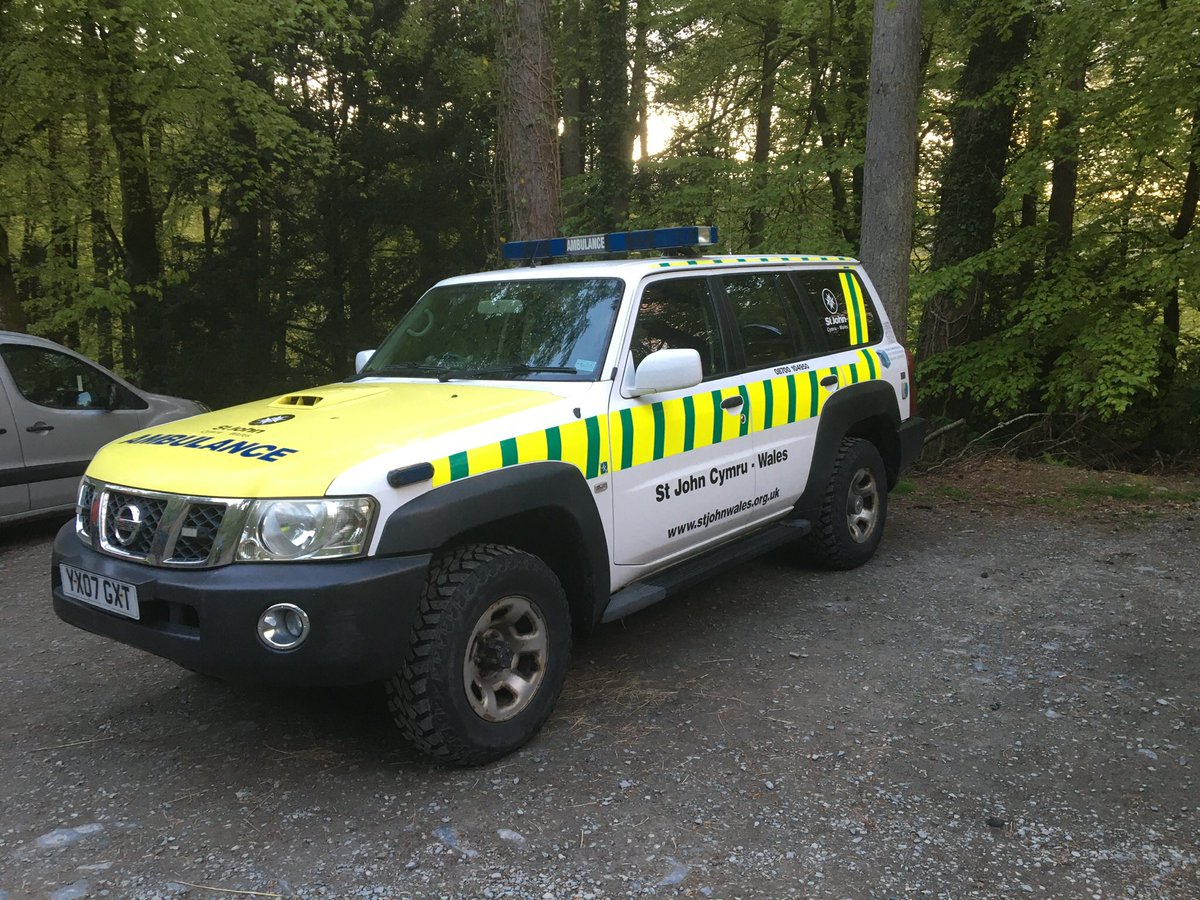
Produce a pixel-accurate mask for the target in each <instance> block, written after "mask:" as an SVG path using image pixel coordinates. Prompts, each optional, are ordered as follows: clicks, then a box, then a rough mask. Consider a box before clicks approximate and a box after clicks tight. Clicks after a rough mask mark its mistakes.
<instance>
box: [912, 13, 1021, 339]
mask: <svg viewBox="0 0 1200 900" xmlns="http://www.w3.org/2000/svg"><path fill="white" fill-rule="evenodd" d="M1033 27H1034V20H1033V17H1032V15H1029V14H1026V15H1025V16H1023V17H1022V18H1020V19H1019V20H1017V21H1016V22H1014V23H1013V25H1012V28H1011V30H1010V31H1008V32H1006V33H1001V32H998V31H997V30H996V29H995V28H993V27H990V26H989V27H988V28H985V29H984V30H983V32H982V33H981V34H980V35H979V37H978V38H977V39H976V41H975V44H974V46H972V48H971V50H970V53H969V54H968V56H967V63H966V66H965V67H964V68H963V71H962V75H961V76H960V77H959V81H958V91H957V103H956V104H955V106H954V108H953V110H952V111H951V114H950V131H951V136H952V140H953V144H952V146H951V148H950V152H949V154H948V156H947V158H946V163H945V166H944V168H943V170H942V188H941V193H940V198H939V204H938V214H937V220H936V222H935V225H934V236H933V252H932V259H931V266H932V268H933V269H935V270H936V269H944V268H948V267H950V266H954V265H956V264H958V263H961V262H963V261H965V260H968V259H970V258H971V257H973V256H975V255H977V254H979V253H982V252H983V251H985V250H988V249H990V248H991V246H992V242H993V237H994V234H995V227H996V206H997V205H998V204H999V203H1000V200H1001V197H1002V195H1003V194H1002V187H1001V180H1002V179H1003V177H1004V171H1005V167H1006V166H1007V162H1008V150H1009V145H1010V143H1011V142H1012V132H1013V116H1014V109H1015V106H1014V101H1013V99H1012V97H1011V95H1006V96H1003V97H998V96H997V95H998V94H999V93H1000V91H999V89H1000V86H1001V84H1002V83H1003V82H1004V81H1005V80H1006V79H1007V78H1008V76H1009V75H1010V73H1011V72H1012V71H1013V69H1014V68H1015V67H1016V66H1017V65H1018V64H1019V63H1020V62H1021V61H1022V60H1023V59H1024V58H1025V55H1026V53H1027V52H1028V49H1029V42H1030V39H1031V38H1032V35H1033ZM984 296H985V284H984V280H983V279H982V278H981V277H979V276H976V277H974V278H972V279H971V282H970V283H969V284H968V285H966V286H965V287H961V288H958V289H954V290H947V291H942V292H939V293H937V294H935V295H934V296H932V297H930V298H929V302H928V303H927V304H926V305H925V310H924V312H923V314H922V318H921V337H920V345H919V355H920V356H921V357H922V358H924V359H929V358H930V357H932V356H934V355H935V354H937V353H940V352H942V351H944V350H947V349H949V348H951V347H957V346H961V345H962V344H966V343H969V342H970V341H972V340H975V339H976V338H978V337H981V336H982V331H983V326H982V322H981V312H982V309H983V303H984Z"/></svg>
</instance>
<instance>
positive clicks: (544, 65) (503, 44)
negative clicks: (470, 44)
mask: <svg viewBox="0 0 1200 900" xmlns="http://www.w3.org/2000/svg"><path fill="white" fill-rule="evenodd" d="M493 10H494V15H495V18H496V34H497V53H496V55H497V58H498V61H499V67H500V90H499V97H500V103H499V111H498V118H497V129H498V132H499V140H498V142H497V143H498V146H497V150H498V154H499V162H500V170H501V172H502V173H503V178H504V199H505V205H506V206H507V208H508V221H509V236H510V237H511V238H513V239H516V240H523V239H526V238H531V237H547V236H549V235H553V234H557V233H558V231H559V226H560V225H561V223H562V208H561V202H560V200H559V190H560V170H559V156H558V110H557V104H556V103H555V98H554V92H555V83H554V55H553V38H552V36H551V33H550V3H549V0H494V2H493Z"/></svg>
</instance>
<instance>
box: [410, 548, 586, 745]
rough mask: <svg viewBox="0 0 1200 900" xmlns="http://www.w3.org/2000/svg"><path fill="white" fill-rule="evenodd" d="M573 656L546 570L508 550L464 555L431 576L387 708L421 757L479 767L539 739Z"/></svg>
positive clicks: (566, 622) (565, 613) (463, 551)
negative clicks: (426, 756) (425, 755)
mask: <svg viewBox="0 0 1200 900" xmlns="http://www.w3.org/2000/svg"><path fill="white" fill-rule="evenodd" d="M570 655H571V616H570V612H569V610H568V608H567V601H566V596H565V594H564V593H563V588H562V585H561V584H560V583H559V581H558V578H557V577H556V576H555V574H554V572H553V571H551V570H550V567H549V566H547V565H546V564H545V563H544V562H542V561H541V560H540V559H538V558H537V557H536V556H532V555H530V554H528V553H524V552H522V551H520V550H517V549H515V548H513V547H504V546H500V545H497V544H472V545H470V546H466V547H461V548H459V549H457V550H454V551H452V552H450V553H447V554H445V555H443V556H441V557H438V558H436V559H435V560H434V562H433V564H432V565H431V566H430V569H429V577H428V579H427V580H426V582H425V588H424V590H423V592H422V596H421V603H420V607H419V608H418V610H417V616H416V619H415V622H414V625H413V634H412V640H411V643H410V644H409V646H408V648H407V651H406V653H405V657H404V661H403V664H402V665H401V667H400V671H398V672H397V673H396V674H395V675H393V676H392V677H391V678H390V679H389V680H388V682H387V685H386V687H387V691H388V695H389V703H388V706H389V708H390V709H391V711H392V715H393V718H394V719H395V722H396V725H397V726H398V727H399V728H400V730H401V731H402V732H403V733H404V735H405V737H407V738H408V740H409V741H410V742H411V743H412V744H413V745H414V746H415V747H416V748H417V749H418V750H421V751H422V752H424V753H427V754H429V755H430V756H432V757H434V758H435V759H437V760H439V761H442V762H446V763H451V764H454V765H462V766H473V765H482V764H483V763H487V762H491V761H492V760H495V759H499V758H500V757H502V756H504V755H506V754H508V753H511V752H512V751H513V750H516V749H517V748H518V747H520V746H521V745H522V744H524V743H525V742H526V741H528V740H529V739H530V738H532V737H533V736H534V735H535V734H537V732H538V730H539V729H540V728H541V727H542V724H543V723H544V722H545V721H546V719H547V718H548V717H549V715H550V712H551V710H552V709H553V708H554V703H555V701H556V700H557V699H558V695H559V692H560V691H561V690H562V685H563V679H564V678H565V676H566V672H567V664H568V661H569V659H570Z"/></svg>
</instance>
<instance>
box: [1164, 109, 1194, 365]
mask: <svg viewBox="0 0 1200 900" xmlns="http://www.w3.org/2000/svg"><path fill="white" fill-rule="evenodd" d="M1188 149H1189V151H1190V152H1189V154H1188V169H1187V177H1186V178H1185V179H1184V182H1183V199H1182V201H1181V202H1180V205H1179V218H1177V219H1176V220H1175V226H1174V227H1173V228H1172V229H1171V237H1172V238H1174V239H1175V240H1176V241H1177V242H1178V244H1179V245H1182V244H1183V240H1184V238H1186V237H1187V236H1188V233H1189V232H1190V231H1191V230H1192V223H1193V222H1195V221H1196V205H1197V201H1198V200H1200V106H1197V107H1196V109H1194V110H1192V135H1191V139H1190V140H1189V142H1188ZM1178 249H1179V248H1177V251H1176V252H1178ZM1163 326H1164V330H1165V334H1164V335H1163V354H1164V356H1165V358H1166V361H1165V365H1164V367H1163V369H1164V371H1163V377H1164V381H1166V382H1167V383H1168V384H1169V383H1170V381H1171V380H1173V379H1174V377H1175V370H1176V368H1177V367H1178V364H1179V326H1180V309H1179V282H1178V281H1176V282H1175V283H1174V284H1173V285H1172V286H1171V289H1170V291H1168V293H1167V298H1166V301H1165V303H1164V304H1163Z"/></svg>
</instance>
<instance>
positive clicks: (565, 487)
mask: <svg viewBox="0 0 1200 900" xmlns="http://www.w3.org/2000/svg"><path fill="white" fill-rule="evenodd" d="M473 543H496V544H505V545H508V546H511V547H516V548H517V549H518V550H523V551H524V552H526V553H530V554H533V555H534V556H537V557H539V558H540V559H542V560H543V561H544V562H545V563H546V565H548V566H549V567H550V568H551V569H552V570H553V571H554V574H555V575H556V576H557V577H558V580H559V581H560V582H561V583H562V586H563V590H564V591H565V592H566V595H567V603H568V606H569V609H570V612H571V621H572V623H573V627H574V630H575V631H576V633H578V634H585V633H587V632H588V631H590V630H591V629H592V627H593V626H594V625H595V624H596V622H597V621H599V617H600V615H601V613H602V611H603V609H604V605H605V604H606V603H607V602H608V597H609V592H610V588H609V556H608V538H607V536H606V535H605V532H604V526H603V523H602V522H601V520H600V513H599V510H598V509H597V506H596V503H595V501H594V500H593V499H592V492H591V488H590V487H589V485H588V483H587V481H586V480H585V479H584V477H583V475H582V474H581V473H580V471H579V469H577V468H576V467H575V466H573V465H570V464H569V463H563V462H554V461H552V462H540V463H531V464H528V465H521V466H512V467H509V468H505V469H499V470H496V471H494V472H486V473H484V474H482V475H475V476H472V477H470V478H466V479H463V480H462V481H457V482H452V483H450V484H447V485H443V486H442V487H439V488H435V489H433V490H431V491H429V492H428V493H426V494H423V495H422V496H420V497H418V498H417V499H416V500H413V501H412V502H411V503H407V504H405V505H404V506H401V507H400V508H399V509H397V510H396V511H395V512H393V513H392V514H391V515H390V516H389V517H388V519H387V521H386V522H385V523H384V527H383V534H382V535H381V537H380V541H379V547H378V550H377V552H378V553H379V554H380V555H384V556H391V555H400V554H408V553H437V552H440V551H442V550H445V549H448V548H451V547H456V546H461V545H463V544H473Z"/></svg>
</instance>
